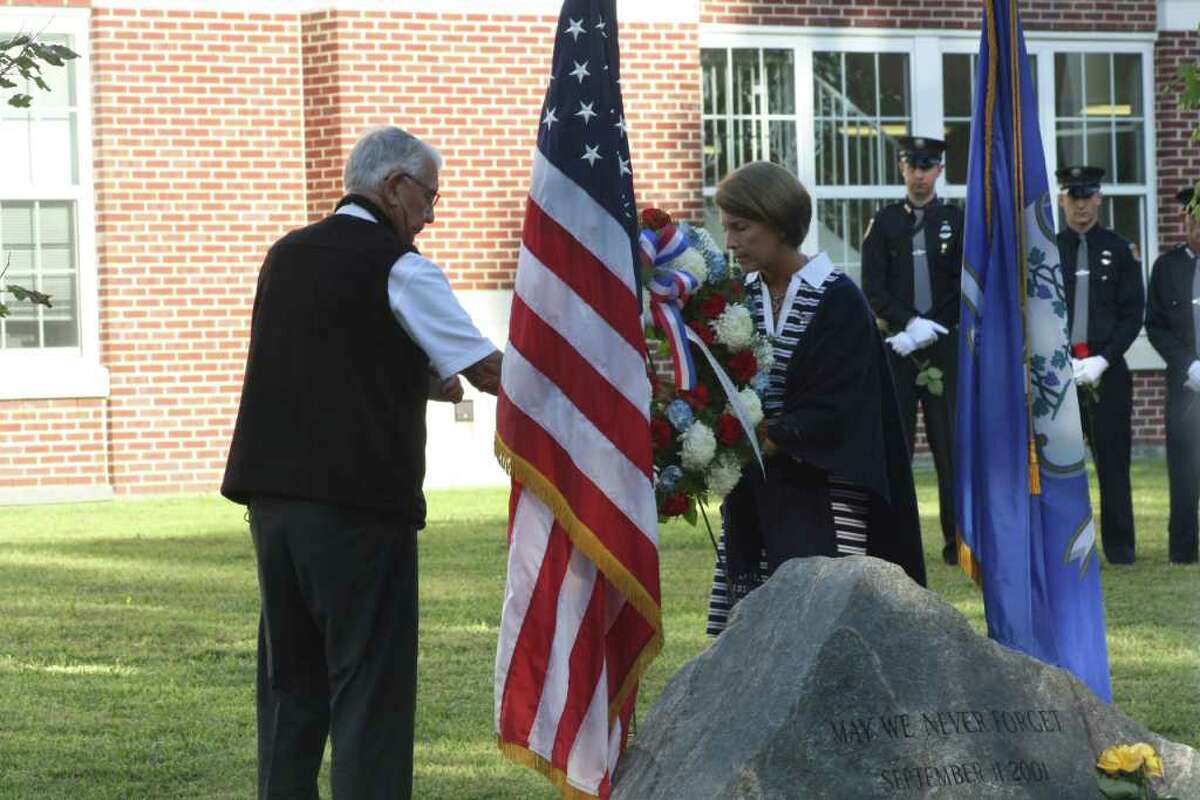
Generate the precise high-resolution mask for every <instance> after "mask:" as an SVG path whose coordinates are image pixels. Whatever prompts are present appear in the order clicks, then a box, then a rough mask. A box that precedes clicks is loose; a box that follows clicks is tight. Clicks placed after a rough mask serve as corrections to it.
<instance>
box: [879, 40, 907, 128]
mask: <svg viewBox="0 0 1200 800" xmlns="http://www.w3.org/2000/svg"><path fill="white" fill-rule="evenodd" d="M908 86H909V80H908V55H907V54H905V53H880V54H879V113H880V115H881V116H884V117H909V116H911V115H912V112H911V111H910V110H909V107H908Z"/></svg>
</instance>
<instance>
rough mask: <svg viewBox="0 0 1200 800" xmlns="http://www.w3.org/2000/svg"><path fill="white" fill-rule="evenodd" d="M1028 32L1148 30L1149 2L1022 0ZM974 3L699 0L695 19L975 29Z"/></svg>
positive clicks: (977, 11) (1151, 21)
mask: <svg viewBox="0 0 1200 800" xmlns="http://www.w3.org/2000/svg"><path fill="white" fill-rule="evenodd" d="M1020 9H1021V19H1022V22H1023V23H1024V25H1025V27H1026V28H1027V29H1029V30H1056V31H1153V30H1154V27H1155V20H1156V14H1157V4H1156V2H1155V0H1128V1H1127V2H1122V1H1121V0H1105V2H1101V3H1087V2H1081V1H1080V0H1032V1H1029V0H1027V1H1026V2H1022V3H1021V5H1020ZM982 13H983V12H982V10H981V6H980V4H979V3H978V1H977V0H849V2H838V1H837V0H701V11H700V21H701V23H704V24H724V25H805V26H812V27H832V28H841V27H848V26H851V25H853V26H855V27H866V28H922V29H927V30H934V29H970V28H974V29H978V28H979V23H980V17H981V15H982Z"/></svg>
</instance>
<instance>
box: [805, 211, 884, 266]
mask: <svg viewBox="0 0 1200 800" xmlns="http://www.w3.org/2000/svg"><path fill="white" fill-rule="evenodd" d="M885 202H887V201H886V200H883V199H881V198H862V199H859V198H855V199H840V200H818V201H817V218H816V222H817V247H818V249H820V250H823V251H825V252H826V253H828V254H829V258H830V260H831V261H833V263H834V266H836V267H838V268H839V269H841V270H842V271H843V272H845V273H846V274H847V275H849V276H850V277H851V278H853V279H854V281H855V282H856V283H857V282H858V281H859V276H860V275H861V274H862V269H861V262H862V257H861V255H860V248H861V246H862V240H863V237H864V236H865V235H866V231H867V225H869V224H870V222H871V218H872V217H873V216H875V212H876V210H878V209H879V208H880V206H882V205H883V204H884V203H885Z"/></svg>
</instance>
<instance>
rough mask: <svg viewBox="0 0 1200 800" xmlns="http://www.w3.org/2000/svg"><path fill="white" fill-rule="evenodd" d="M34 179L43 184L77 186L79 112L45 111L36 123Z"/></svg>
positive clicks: (34, 129)
mask: <svg viewBox="0 0 1200 800" xmlns="http://www.w3.org/2000/svg"><path fill="white" fill-rule="evenodd" d="M32 128H33V131H32V133H33V163H34V176H33V179H34V181H35V182H36V183H38V184H40V185H60V186H61V185H64V184H67V185H74V184H75V183H76V182H77V180H78V177H77V173H78V170H77V169H76V164H75V152H76V147H75V136H76V133H75V113H74V112H70V113H67V114H53V115H51V114H45V113H43V114H42V115H41V117H40V119H35V120H34V122H33V126H32Z"/></svg>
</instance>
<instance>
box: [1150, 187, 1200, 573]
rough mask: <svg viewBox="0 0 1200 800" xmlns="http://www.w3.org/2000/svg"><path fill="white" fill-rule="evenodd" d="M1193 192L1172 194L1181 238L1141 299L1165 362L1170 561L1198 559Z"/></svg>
mask: <svg viewBox="0 0 1200 800" xmlns="http://www.w3.org/2000/svg"><path fill="white" fill-rule="evenodd" d="M1193 191H1194V190H1193V189H1192V187H1190V186H1189V187H1188V188H1186V189H1183V190H1181V191H1180V192H1179V194H1177V195H1176V198H1177V199H1178V200H1179V202H1180V203H1181V204H1182V205H1183V219H1184V225H1185V230H1186V232H1187V241H1185V242H1184V243H1183V244H1181V245H1179V246H1178V247H1176V248H1174V249H1172V250H1168V251H1167V252H1165V253H1163V254H1162V255H1161V256H1159V257H1158V260H1157V261H1155V262H1154V269H1153V270H1151V272H1150V291H1149V293H1148V294H1149V296H1148V297H1147V299H1146V334H1147V335H1148V336H1149V337H1150V344H1152V345H1154V349H1155V350H1157V351H1158V354H1159V355H1160V356H1162V357H1163V361H1166V362H1167V484H1168V486H1169V488H1170V494H1171V515H1170V518H1169V521H1168V522H1167V541H1168V547H1169V550H1168V554H1167V557H1168V558H1169V559H1170V562H1171V563H1172V564H1194V563H1196V561H1197V560H1200V536H1198V535H1197V533H1198V530H1200V522H1198V521H1197V512H1196V507H1197V504H1198V503H1200V220H1198V219H1196V218H1195V217H1194V216H1193V215H1192V214H1191V211H1190V209H1189V208H1188V205H1189V204H1190V203H1191V202H1192V193H1193Z"/></svg>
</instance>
